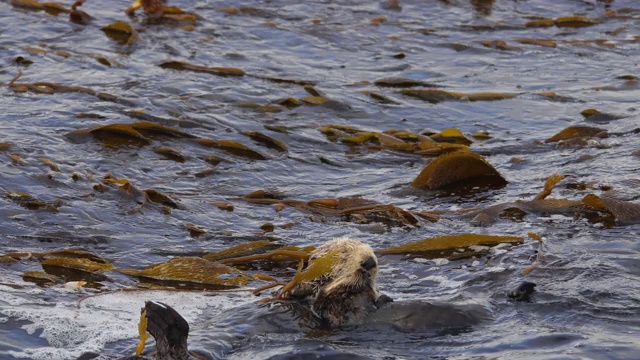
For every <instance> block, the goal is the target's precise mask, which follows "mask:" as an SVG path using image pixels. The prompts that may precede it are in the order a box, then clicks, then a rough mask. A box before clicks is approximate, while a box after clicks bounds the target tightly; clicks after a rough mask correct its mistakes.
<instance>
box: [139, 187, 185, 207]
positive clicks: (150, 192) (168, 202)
mask: <svg viewBox="0 0 640 360" xmlns="http://www.w3.org/2000/svg"><path fill="white" fill-rule="evenodd" d="M143 192H144V193H145V194H146V195H147V199H149V201H151V202H154V203H157V204H162V205H165V206H168V207H171V208H174V209H177V208H178V203H176V202H175V201H174V200H173V199H172V198H170V197H169V196H168V195H165V194H163V193H161V192H160V191H158V190H155V189H146V190H143Z"/></svg>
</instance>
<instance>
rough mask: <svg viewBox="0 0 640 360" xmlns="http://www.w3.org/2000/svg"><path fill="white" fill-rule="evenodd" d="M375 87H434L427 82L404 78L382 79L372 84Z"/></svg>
mask: <svg viewBox="0 0 640 360" xmlns="http://www.w3.org/2000/svg"><path fill="white" fill-rule="evenodd" d="M373 84H374V85H375V86H379V87H396V88H410V87H416V86H427V87H431V86H434V85H433V84H429V83H427V82H424V81H421V80H414V79H409V78H404V77H388V78H383V79H378V80H376V81H374V82H373Z"/></svg>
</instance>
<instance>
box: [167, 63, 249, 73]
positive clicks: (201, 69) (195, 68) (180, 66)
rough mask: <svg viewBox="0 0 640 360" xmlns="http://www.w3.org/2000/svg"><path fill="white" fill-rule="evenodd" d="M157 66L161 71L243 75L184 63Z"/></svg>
mask: <svg viewBox="0 0 640 360" xmlns="http://www.w3.org/2000/svg"><path fill="white" fill-rule="evenodd" d="M159 66H160V67H161V68H163V69H173V70H183V71H194V72H202V73H207V74H212V75H217V76H243V75H244V74H245V73H244V71H242V70H241V69H236V68H230V67H209V66H201V65H193V64H189V63H187V62H184V61H167V62H164V63H162V64H160V65H159Z"/></svg>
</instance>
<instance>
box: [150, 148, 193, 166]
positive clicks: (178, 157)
mask: <svg viewBox="0 0 640 360" xmlns="http://www.w3.org/2000/svg"><path fill="white" fill-rule="evenodd" d="M153 152H155V153H156V154H160V155H162V156H164V157H165V158H167V159H169V160H173V161H175V162H179V163H183V162H185V161H187V157H186V156H184V155H183V154H182V153H180V152H179V151H178V150H176V149H172V148H168V147H159V148H155V149H153Z"/></svg>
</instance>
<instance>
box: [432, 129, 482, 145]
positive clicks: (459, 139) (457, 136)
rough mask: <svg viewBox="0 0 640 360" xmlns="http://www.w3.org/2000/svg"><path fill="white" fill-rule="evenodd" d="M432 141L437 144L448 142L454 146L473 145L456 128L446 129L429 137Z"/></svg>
mask: <svg viewBox="0 0 640 360" xmlns="http://www.w3.org/2000/svg"><path fill="white" fill-rule="evenodd" d="M429 137H430V138H431V139H433V140H434V141H437V142H446V143H453V144H462V145H467V146H469V145H471V143H472V141H471V140H469V139H467V138H466V137H465V136H464V134H463V133H462V131H460V130H458V129H456V128H449V129H444V130H442V132H440V133H438V134H433V135H429Z"/></svg>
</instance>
